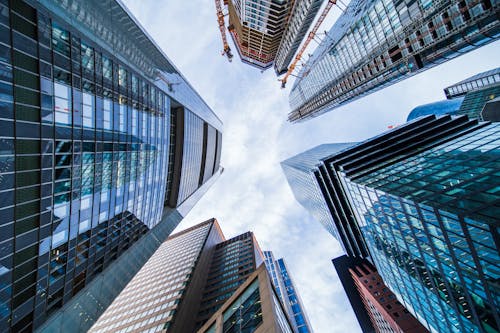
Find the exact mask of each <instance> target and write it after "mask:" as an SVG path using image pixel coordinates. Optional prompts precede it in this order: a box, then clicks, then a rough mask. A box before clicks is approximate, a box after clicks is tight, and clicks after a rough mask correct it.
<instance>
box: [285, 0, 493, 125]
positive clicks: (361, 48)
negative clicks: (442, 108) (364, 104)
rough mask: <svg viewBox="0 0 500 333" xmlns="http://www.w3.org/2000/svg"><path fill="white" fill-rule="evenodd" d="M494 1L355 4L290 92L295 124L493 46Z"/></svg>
mask: <svg viewBox="0 0 500 333" xmlns="http://www.w3.org/2000/svg"><path fill="white" fill-rule="evenodd" d="M499 6H500V3H499V2H498V1H497V0H494V1H490V0H481V1H468V0H463V1H462V0H447V1H435V0H434V1H433V0H417V1H413V0H412V1H410V0H403V1H402V0H369V1H365V0H352V1H350V2H349V5H348V6H347V8H346V9H345V10H344V11H343V13H342V15H341V16H340V18H339V19H338V20H337V22H336V23H335V24H334V25H333V27H332V28H331V29H330V31H329V32H328V34H327V37H325V38H324V40H323V41H322V43H321V44H320V45H319V46H318V47H317V49H316V50H315V51H314V53H313V55H312V57H311V58H310V59H309V60H308V61H307V62H306V64H305V66H303V68H302V69H301V71H300V72H299V74H298V79H297V80H296V81H295V84H294V86H293V88H292V90H291V92H290V107H291V109H292V111H291V112H290V114H289V116H288V119H289V120H290V121H292V122H295V121H301V120H305V119H308V118H310V117H315V116H318V115H320V114H322V113H324V112H327V111H330V110H332V109H334V108H336V107H339V106H341V105H344V104H346V103H349V102H351V101H353V100H355V99H357V98H360V97H362V96H365V95H367V94H370V93H372V92H375V91H377V90H380V89H382V88H383V87H386V86H388V85H390V84H393V83H395V82H398V81H400V80H403V79H405V78H407V77H409V76H411V75H414V74H416V73H419V72H422V71H424V70H426V69H428V68H431V67H433V66H435V65H438V64H440V63H443V62H445V61H447V60H449V59H452V58H454V57H456V56H458V55H460V54H463V53H465V52H469V51H471V50H474V49H475V48H477V47H479V46H481V45H484V44H486V43H489V42H492V41H494V40H496V39H498V37H499V36H500V20H499V19H498V10H499Z"/></svg>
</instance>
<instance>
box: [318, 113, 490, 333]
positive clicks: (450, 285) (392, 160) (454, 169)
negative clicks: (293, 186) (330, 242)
mask: <svg viewBox="0 0 500 333" xmlns="http://www.w3.org/2000/svg"><path fill="white" fill-rule="evenodd" d="M499 130H500V124H496V123H495V124H493V123H488V122H478V121H477V120H469V119H468V118H467V116H458V117H451V116H449V115H447V116H441V117H436V116H427V117H422V118H419V119H416V120H414V121H412V122H410V123H407V124H405V125H402V126H400V127H398V128H396V129H394V130H391V131H389V132H386V133H383V134H381V135H379V136H376V137H374V138H372V139H369V140H366V141H364V142H362V143H359V144H356V145H354V146H353V147H351V148H348V149H344V150H343V151H340V152H333V153H332V154H331V155H329V156H325V157H324V158H323V159H322V160H321V162H320V163H319V165H320V166H321V168H324V169H325V170H326V171H327V172H326V173H324V174H322V175H324V176H325V177H324V178H322V179H319V181H321V182H323V183H324V184H326V185H327V184H340V186H341V191H335V192H330V191H329V192H328V193H329V194H330V195H331V194H332V193H335V194H336V195H339V196H340V195H342V196H343V199H341V200H337V199H335V200H337V201H347V202H348V204H349V210H347V211H346V210H344V211H343V212H338V214H345V213H349V212H353V213H354V217H355V221H356V223H357V224H358V226H359V229H360V231H361V234H362V236H363V239H364V241H365V243H366V245H367V248H368V249H369V252H370V258H371V260H372V262H373V263H374V264H375V267H376V268H377V270H378V272H379V274H380V275H381V276H382V278H383V280H384V282H385V284H386V285H387V286H388V287H389V288H390V289H391V291H392V292H393V293H394V294H395V295H396V297H397V299H398V301H399V302H401V303H402V304H403V305H404V306H405V307H406V308H407V309H408V310H409V311H410V312H411V313H412V314H413V315H415V317H416V318H417V319H418V320H419V321H420V322H421V323H422V324H423V325H424V326H425V327H427V328H428V329H429V330H430V331H431V332H464V331H478V332H498V331H499V327H500V325H499V323H500V321H499V318H498V313H499V309H500V307H499V304H498V300H499V299H500V290H499V288H498V285H497V284H496V283H495V281H496V280H497V279H498V272H500V267H499V264H498V263H499V262H500V261H499V260H500V257H499V248H498V242H497V241H496V239H497V236H498V230H497V228H498V211H499V210H498V200H499V195H498V191H497V190H496V189H497V187H498V186H499V179H498V177H497V176H496V173H498V170H500V165H499V164H498V161H499V160H498V157H499V153H500V131H499ZM327 200H329V199H328V198H327ZM337 209H338V210H340V209H344V208H343V207H341V206H338V207H337Z"/></svg>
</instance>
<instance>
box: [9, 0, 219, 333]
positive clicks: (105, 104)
mask: <svg viewBox="0 0 500 333" xmlns="http://www.w3.org/2000/svg"><path fill="white" fill-rule="evenodd" d="M0 44H1V45H0V128H1V131H0V170H1V171H0V172H1V173H0V331H2V332H8V331H13V332H24V331H32V330H34V329H40V330H42V331H46V332H57V331H63V332H68V331H72V332H73V331H78V330H81V331H84V330H86V329H87V328H89V327H90V325H91V324H92V322H93V321H95V320H96V319H97V317H98V316H99V315H100V313H102V311H103V310H104V309H105V308H106V307H107V306H108V305H109V304H110V303H111V301H112V300H113V298H114V297H115V296H116V295H117V294H118V293H119V291H120V290H121V289H122V288H123V287H124V286H125V285H126V284H127V282H128V281H129V280H130V279H131V277H132V276H133V275H134V274H135V273H136V272H137V271H138V270H139V269H140V267H141V266H142V265H143V264H144V262H145V261H146V260H147V259H148V258H149V256H151V254H152V253H153V252H154V251H155V249H156V248H157V247H158V246H159V245H160V244H161V242H163V240H165V239H166V237H167V236H168V235H169V234H170V232H171V231H172V230H173V229H174V228H175V227H176V226H177V224H178V223H179V221H180V220H181V219H182V217H183V216H184V215H185V214H186V213H187V212H188V211H189V209H190V208H191V207H192V206H193V204H194V203H195V202H196V200H197V199H198V198H199V196H200V195H201V194H202V193H203V192H204V191H205V190H206V189H207V187H208V186H210V184H211V182H213V180H214V179H215V178H214V177H213V176H214V175H217V174H219V173H220V172H221V168H220V167H219V162H220V155H221V144H222V134H221V132H222V123H221V121H220V120H219V119H218V118H217V116H216V115H215V114H214V113H213V111H212V110H211V109H210V108H209V107H208V106H207V105H206V103H205V102H204V101H203V100H202V99H201V97H200V96H199V95H198V94H197V93H196V92H195V91H194V90H193V88H192V87H191V86H190V85H189V83H188V82H187V81H186V79H185V78H184V77H183V76H182V75H181V74H180V72H179V71H178V70H177V69H176V68H175V66H174V65H173V64H172V63H171V61H170V60H169V59H168V58H167V57H166V56H165V55H164V53H163V52H162V51H161V49H160V48H159V47H158V46H157V45H156V44H155V43H154V42H153V41H152V39H151V38H150V37H149V36H148V34H147V33H146V32H145V31H144V29H143V28H142V27H141V26H140V25H139V24H138V22H137V21H136V20H135V18H134V17H133V16H132V15H131V14H130V13H129V12H128V10H127V9H126V8H125V7H124V5H123V4H122V3H121V2H119V1H114V0H105V1H93V0H90V1H73V0H70V1H59V0H56V1H44V0H42V1H20V0H19V1H0Z"/></svg>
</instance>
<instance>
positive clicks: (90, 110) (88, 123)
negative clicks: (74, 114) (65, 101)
mask: <svg viewBox="0 0 500 333" xmlns="http://www.w3.org/2000/svg"><path fill="white" fill-rule="evenodd" d="M82 109H83V126H84V127H92V128H93V127H94V109H95V102H94V96H93V95H92V94H89V93H83V108H82Z"/></svg>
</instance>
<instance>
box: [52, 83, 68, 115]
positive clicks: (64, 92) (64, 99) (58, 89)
mask: <svg viewBox="0 0 500 333" xmlns="http://www.w3.org/2000/svg"><path fill="white" fill-rule="evenodd" d="M54 111H55V117H56V123H59V124H71V89H70V87H69V86H67V85H65V84H61V83H57V82H55V83H54Z"/></svg>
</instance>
